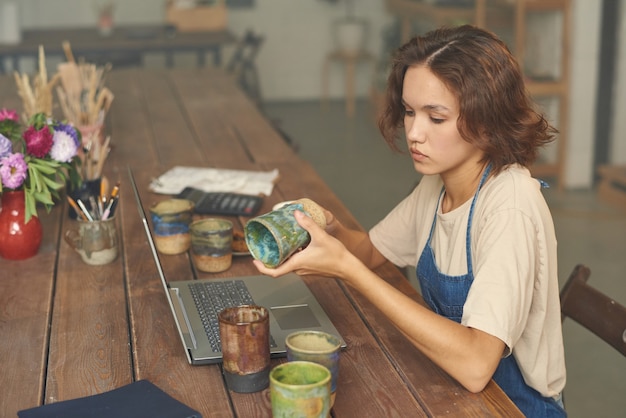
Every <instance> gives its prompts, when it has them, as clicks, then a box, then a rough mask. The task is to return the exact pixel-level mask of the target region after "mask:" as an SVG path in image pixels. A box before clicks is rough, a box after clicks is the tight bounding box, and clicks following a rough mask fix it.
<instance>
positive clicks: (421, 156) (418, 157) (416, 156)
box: [411, 149, 428, 161]
mask: <svg viewBox="0 0 626 418" xmlns="http://www.w3.org/2000/svg"><path fill="white" fill-rule="evenodd" d="M411 157H412V158H413V160H414V161H423V160H425V159H426V158H428V157H427V156H426V155H425V154H422V153H421V152H419V151H418V150H415V149H412V150H411Z"/></svg>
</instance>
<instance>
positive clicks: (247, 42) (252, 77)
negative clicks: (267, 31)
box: [226, 30, 265, 107]
mask: <svg viewBox="0 0 626 418" xmlns="http://www.w3.org/2000/svg"><path fill="white" fill-rule="evenodd" d="M264 40H265V39H264V37H263V36H261V35H257V34H255V33H254V32H253V31H251V30H248V31H246V34H245V35H244V36H243V38H242V39H241V40H240V41H239V43H238V44H237V47H236V48H235V51H234V52H233V55H232V57H231V59H230V61H229V62H228V64H226V71H227V72H228V73H230V74H231V75H232V76H233V77H235V79H236V80H237V83H239V86H240V87H241V88H242V89H243V91H244V92H245V93H246V94H247V95H248V96H249V97H250V98H251V99H252V100H254V102H255V103H256V104H257V105H258V106H259V107H260V106H261V86H260V83H259V75H258V71H257V68H256V64H255V60H256V56H257V54H258V53H259V49H261V45H263V41H264Z"/></svg>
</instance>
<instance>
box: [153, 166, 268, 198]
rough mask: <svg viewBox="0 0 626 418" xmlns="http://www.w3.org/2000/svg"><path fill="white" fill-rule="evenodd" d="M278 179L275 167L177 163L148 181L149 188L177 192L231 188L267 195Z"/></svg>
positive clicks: (166, 192) (231, 190) (227, 190)
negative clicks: (235, 167) (234, 167)
mask: <svg viewBox="0 0 626 418" xmlns="http://www.w3.org/2000/svg"><path fill="white" fill-rule="evenodd" d="M277 180H278V169H274V170H271V171H248V170H227V169H221V168H204V167H183V166H176V167H174V168H172V169H170V170H168V171H167V172H165V173H163V174H162V175H161V176H159V177H158V178H156V179H154V180H152V182H151V183H150V190H152V191H153V192H155V193H161V194H173V195H175V194H178V193H180V192H182V191H183V189H184V188H185V187H194V188H196V189H200V190H203V191H205V192H234V193H242V194H251V195H259V194H263V195H266V196H269V195H271V194H272V190H273V189H274V183H275V182H276V181H277Z"/></svg>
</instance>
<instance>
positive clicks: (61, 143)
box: [50, 126, 78, 163]
mask: <svg viewBox="0 0 626 418" xmlns="http://www.w3.org/2000/svg"><path fill="white" fill-rule="evenodd" d="M70 128H71V126H70ZM72 130H73V128H72ZM74 133H75V132H74ZM77 139H78V138H76V139H74V138H73V137H72V136H71V135H70V134H68V133H67V131H65V130H55V131H54V135H53V136H52V142H53V143H52V148H50V157H52V159H54V160H57V161H60V162H62V163H69V162H70V161H71V160H72V158H74V156H75V155H76V153H77V152H78V145H77V144H76V142H77V141H76V140H77Z"/></svg>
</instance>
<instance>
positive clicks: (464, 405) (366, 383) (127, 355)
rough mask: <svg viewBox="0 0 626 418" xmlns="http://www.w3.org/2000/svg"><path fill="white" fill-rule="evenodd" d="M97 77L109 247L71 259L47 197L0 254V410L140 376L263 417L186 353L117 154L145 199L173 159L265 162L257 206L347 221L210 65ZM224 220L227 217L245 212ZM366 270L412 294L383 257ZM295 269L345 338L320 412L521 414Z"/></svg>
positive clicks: (175, 266)
mask: <svg viewBox="0 0 626 418" xmlns="http://www.w3.org/2000/svg"><path fill="white" fill-rule="evenodd" d="M109 86H110V88H111V90H112V91H113V92H115V101H114V103H113V106H112V109H111V113H110V115H109V118H110V123H109V130H110V134H111V136H112V143H113V144H114V148H113V150H112V153H111V155H110V157H109V160H108V164H107V167H106V174H107V176H108V177H109V179H110V180H111V181H112V182H114V181H116V180H118V179H119V180H121V182H122V186H121V198H120V205H119V207H118V215H117V216H118V226H119V228H120V232H121V236H122V240H123V244H122V250H123V251H122V254H121V256H120V257H119V258H118V259H117V260H116V261H115V262H113V263H111V264H109V265H106V266H99V267H94V266H88V265H86V264H84V263H83V262H82V261H81V259H80V257H79V256H78V254H76V253H74V252H73V251H72V249H71V248H70V247H69V246H68V245H67V244H66V243H65V242H64V241H63V239H62V238H61V234H62V232H63V231H65V230H66V229H67V228H68V227H70V226H72V225H73V223H74V222H76V221H72V220H70V219H69V218H68V216H67V207H65V206H64V205H63V204H59V205H57V207H55V208H54V210H53V211H52V212H51V214H49V215H46V214H45V213H42V214H41V220H42V222H43V225H44V241H43V244H42V247H41V249H40V251H39V253H38V254H37V255H36V256H35V257H33V258H31V259H28V260H25V261H8V260H2V259H0V272H1V273H0V274H1V276H2V278H1V279H0V335H1V336H2V339H1V340H0V370H1V372H0V388H2V389H1V390H0V416H2V417H13V416H15V413H16V411H18V410H21V409H24V408H30V407H33V406H36V405H40V404H43V403H52V402H57V401H61V400H67V399H73V398H78V397H83V396H87V395H92V394H97V393H101V392H105V391H109V390H111V389H114V388H117V387H120V386H122V385H125V384H128V383H131V382H133V381H135V380H139V379H148V380H150V381H152V382H153V383H155V384H156V385H157V386H159V387H160V388H162V389H163V390H164V391H165V392H167V393H168V394H170V395H171V396H173V397H175V398H176V399H178V400H180V401H182V402H184V403H185V404H187V405H189V406H191V407H192V408H194V409H196V410H198V411H200V412H201V413H202V414H203V416H204V417H213V416H217V417H233V416H239V417H267V416H270V415H271V408H270V401H269V392H268V390H264V391H262V392H259V393H254V394H238V393H233V392H230V391H228V390H227V389H226V388H225V387H224V381H223V379H222V374H221V368H220V366H219V365H210V366H191V365H189V364H188V363H187V361H186V358H185V355H184V352H183V349H182V346H181V343H180V341H179V337H178V334H177V331H176V328H175V324H174V321H173V319H172V316H171V314H170V311H169V308H168V305H167V302H166V299H165V296H164V294H163V289H162V287H161V284H160V282H159V279H158V277H157V271H156V267H155V264H154V262H153V260H152V257H151V255H150V251H149V248H148V245H147V241H146V238H145V236H144V233H143V230H142V227H141V223H140V219H139V217H138V214H137V208H136V205H135V200H134V199H133V195H132V191H131V189H130V186H129V182H128V178H127V174H126V166H127V164H130V165H131V166H132V167H133V168H134V172H135V177H136V179H137V183H138V185H139V188H140V190H141V194H142V200H143V204H144V205H146V206H147V205H149V204H150V203H151V202H153V201H156V200H158V199H162V198H163V196H158V195H154V194H151V193H150V192H149V191H148V190H147V185H148V183H149V181H150V179H151V178H152V177H154V176H158V175H159V174H161V173H162V172H164V171H165V170H167V169H169V168H170V167H172V166H174V165H189V166H215V167H222V168H236V169H272V168H278V170H279V171H280V180H279V181H278V183H277V184H276V186H275V189H274V192H273V193H272V195H271V196H269V197H267V198H266V199H265V202H264V206H263V208H262V209H261V210H262V211H268V210H269V209H270V208H271V207H272V205H273V204H275V203H277V202H279V201H283V200H287V199H294V198H299V197H309V198H312V199H314V200H316V201H318V202H320V203H321V204H322V205H324V206H325V207H327V208H329V209H330V210H332V211H333V212H334V213H335V214H336V216H338V217H339V218H340V219H341V220H342V221H343V222H344V223H345V224H346V225H349V226H353V227H359V225H358V223H357V221H356V220H355V219H354V218H353V217H352V215H351V214H350V213H349V211H348V210H347V209H346V207H345V206H344V205H343V204H342V203H341V201H339V199H338V198H337V197H336V196H335V195H334V194H333V192H332V191H331V190H330V188H329V187H328V186H327V185H326V184H325V183H324V181H323V180H321V178H320V177H319V176H318V174H317V173H316V172H315V170H314V169H313V168H312V167H311V165H309V164H308V163H307V162H306V161H303V160H302V159H301V158H299V157H298V156H297V155H296V154H295V153H294V151H293V150H292V149H291V148H290V147H289V146H288V145H287V144H286V143H285V142H284V141H283V140H282V139H281V137H280V136H279V135H278V134H277V133H276V132H275V131H274V129H273V128H272V127H271V126H270V124H269V123H268V122H267V121H266V120H265V119H264V118H263V117H262V116H261V115H260V114H259V113H258V111H257V109H256V107H255V106H254V105H253V104H252V103H251V102H250V101H249V100H248V99H247V98H246V97H245V96H244V95H243V94H242V93H241V92H240V91H239V90H238V89H237V87H236V86H235V84H234V82H233V81H232V80H230V79H229V78H228V77H227V76H225V75H224V74H223V73H222V72H219V71H217V70H206V69H205V70H176V71H165V70H163V71H160V72H148V71H145V70H118V71H115V70H114V71H113V72H112V73H111V75H110V79H109ZM0 97H2V98H3V99H2V101H0V107H3V106H6V107H10V108H11V107H12V108H18V109H21V106H20V105H19V102H18V99H17V98H16V95H15V92H14V85H13V84H12V82H11V79H9V78H6V77H5V78H0ZM42 212H44V211H42ZM234 220H235V221H236V222H237V224H238V225H239V226H240V225H241V223H243V222H245V221H246V219H245V218H240V219H234ZM163 264H164V270H165V274H166V276H167V277H168V280H182V279H187V278H189V277H192V276H194V275H195V276H196V277H198V278H206V277H217V276H224V277H226V276H236V275H247V274H254V273H255V272H256V269H255V268H254V266H253V265H252V263H251V259H250V258H249V257H237V258H235V259H234V262H233V265H232V267H231V268H230V269H229V270H228V271H226V272H225V273H222V274H216V275H211V274H206V273H196V272H195V271H194V269H192V267H191V262H190V260H189V257H188V255H187V254H183V255H178V256H164V257H163ZM379 273H380V274H381V275H382V277H384V278H385V279H387V280H389V281H390V282H392V283H393V284H394V285H395V286H397V287H399V288H400V289H402V290H403V291H404V292H405V293H406V294H408V295H410V296H411V297H412V298H414V299H415V300H418V301H421V299H420V296H419V295H418V293H417V292H416V291H415V290H414V289H413V288H412V287H411V286H410V285H409V282H408V281H407V280H406V279H405V278H404V277H403V276H402V274H400V272H399V271H398V270H397V269H396V268H395V267H394V266H392V265H386V266H384V267H383V268H381V269H380V271H379ZM305 281H306V283H307V284H308V285H309V287H310V288H311V289H312V291H313V293H314V294H315V295H317V297H318V298H319V300H320V303H321V304H322V306H323V307H324V309H325V310H326V311H327V313H328V315H329V316H330V318H331V320H332V321H333V322H334V324H335V325H336V327H337V329H338V330H339V332H340V333H341V335H342V336H343V337H344V339H345V340H346V342H347V348H346V349H345V351H344V352H343V353H342V356H341V367H340V368H341V371H340V377H339V385H338V394H337V400H336V403H335V406H334V409H333V416H335V417H376V418H379V417H419V416H443V415H447V416H464V417H467V416H475V417H486V416H521V414H520V413H519V411H518V410H517V408H516V407H515V406H514V405H513V404H512V402H511V401H510V400H509V399H508V398H507V397H506V395H505V394H504V393H503V392H502V391H501V390H500V389H499V387H498V386H497V385H496V384H495V383H493V382H492V383H490V384H489V385H488V386H487V388H486V389H485V390H484V391H483V392H482V393H479V394H472V393H469V392H468V391H466V390H465V389H463V388H462V387H461V386H460V385H459V384H458V383H457V382H456V381H454V380H453V379H452V378H450V377H449V376H448V375H447V374H446V373H444V372H443V371H442V370H441V369H440V368H438V367H437V366H435V365H434V364H433V363H432V362H431V361H430V360H428V359H427V358H426V357H425V356H424V355H422V354H421V353H420V352H419V351H418V350H417V349H415V348H414V347H413V346H412V345H411V344H410V343H409V342H408V341H407V340H406V339H405V338H404V336H402V335H401V334H400V333H399V332H398V331H397V330H396V328H394V326H393V325H392V324H391V323H390V322H389V321H388V320H387V319H386V318H385V317H384V316H383V315H381V313H380V312H379V311H378V310H377V309H375V308H374V307H373V306H372V305H371V304H370V303H369V302H368V301H367V300H365V299H364V298H363V297H362V296H361V295H359V294H358V293H356V292H355V291H354V290H352V289H351V288H348V287H346V286H345V285H343V284H342V283H340V282H339V281H338V280H336V279H328V278H319V277H318V278H316V277H306V278H305ZM433 332H436V330H433ZM280 361H284V360H282V359H277V360H273V364H278V362H280Z"/></svg>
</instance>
